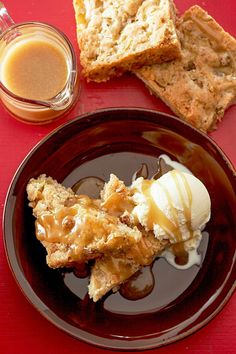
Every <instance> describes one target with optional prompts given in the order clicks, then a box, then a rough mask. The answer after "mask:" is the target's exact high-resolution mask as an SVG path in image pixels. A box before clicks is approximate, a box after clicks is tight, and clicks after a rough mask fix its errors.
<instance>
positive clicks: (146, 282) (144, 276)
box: [120, 266, 155, 300]
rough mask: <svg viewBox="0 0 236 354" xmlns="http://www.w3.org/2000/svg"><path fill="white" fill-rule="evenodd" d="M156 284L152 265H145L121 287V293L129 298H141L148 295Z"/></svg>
mask: <svg viewBox="0 0 236 354" xmlns="http://www.w3.org/2000/svg"><path fill="white" fill-rule="evenodd" d="M154 285H155V279H154V275H153V273H152V267H151V266H150V267H143V268H141V269H140V270H139V271H138V272H136V273H135V274H134V275H133V276H132V277H131V278H130V279H129V280H128V281H126V282H125V283H124V284H122V285H121V287H120V294H121V295H122V296H123V297H125V298H126V299H128V300H139V299H142V298H144V297H145V296H148V295H149V294H150V293H151V292H152V290H153V288H154Z"/></svg>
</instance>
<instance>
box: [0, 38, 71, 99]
mask: <svg viewBox="0 0 236 354" xmlns="http://www.w3.org/2000/svg"><path fill="white" fill-rule="evenodd" d="M67 77H68V67H67V61H66V57H65V55H64V53H63V52H62V51H61V50H60V48H59V47H58V46H56V45H54V44H53V43H51V42H49V41H46V40H35V39H28V40H25V41H22V43H21V44H20V45H15V46H13V47H12V48H11V49H9V53H7V55H6V58H5V60H4V62H3V63H2V70H1V80H2V81H3V83H4V85H5V86H6V87H7V88H8V89H9V90H10V91H11V92H13V93H14V94H16V95H18V96H20V97H24V98H27V99H34V100H49V99H51V98H52V97H54V96H56V95H57V94H58V93H59V92H60V91H61V90H62V89H63V88H64V86H65V84H66V82H67Z"/></svg>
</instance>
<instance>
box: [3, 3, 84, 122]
mask: <svg viewBox="0 0 236 354" xmlns="http://www.w3.org/2000/svg"><path fill="white" fill-rule="evenodd" d="M39 39H40V40H42V41H44V42H47V43H51V44H53V46H54V47H55V48H57V49H58V50H59V51H60V52H61V53H63V56H64V59H65V63H66V66H67V74H66V80H65V84H64V85H63V87H62V89H61V90H60V91H59V92H57V93H56V95H54V96H53V97H49V98H47V99H34V98H32V97H22V95H19V94H18V93H16V92H13V90H12V89H11V88H9V87H7V85H6V83H5V82H4V80H3V78H4V75H5V74H4V65H3V63H5V62H7V60H8V57H10V54H9V53H10V52H11V51H14V50H15V49H16V46H23V45H24V43H26V41H37V40H39ZM29 79H30V78H29ZM78 86H79V84H78V79H77V63H76V56H75V53H74V49H73V47H72V45H71V43H70V41H69V39H68V38H67V37H66V36H65V34H63V33H62V32H61V31H60V30H58V29H56V28H55V27H53V26H51V25H48V24H45V23H41V22H24V23H20V24H15V23H14V22H13V20H12V18H11V17H10V16H9V14H8V12H7V10H6V8H5V6H4V5H3V4H2V3H1V2H0V98H1V101H2V103H3V104H4V105H5V107H6V108H7V110H8V111H9V112H10V113H12V115H13V116H14V117H15V118H18V119H19V120H21V121H24V122H28V123H33V124H44V123H49V122H51V121H52V120H54V119H55V118H56V117H58V116H61V115H62V114H63V113H65V112H66V111H67V110H68V109H69V108H70V107H71V106H72V105H73V103H74V102H75V99H76V97H77V96H78V90H79V89H78ZM45 87H46V85H45Z"/></svg>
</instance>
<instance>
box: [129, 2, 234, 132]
mask: <svg viewBox="0 0 236 354" xmlns="http://www.w3.org/2000/svg"><path fill="white" fill-rule="evenodd" d="M177 29H178V31H179V38H180V41H181V47H182V58H181V59H179V60H174V61H172V62H169V63H163V64H160V65H153V66H149V67H148V66H145V67H143V68H141V69H138V70H136V71H135V74H136V75H137V76H138V77H139V78H140V79H141V80H142V81H143V82H144V83H145V84H146V86H147V87H148V88H149V89H150V91H151V93H154V94H155V95H157V96H158V97H160V98H161V99H162V100H163V101H164V102H165V103H166V104H167V105H168V106H169V107H170V108H171V109H172V110H173V112H174V113H175V114H177V116H179V117H180V118H182V119H184V120H186V121H187V122H189V123H191V124H192V125H193V126H195V127H197V128H199V129H200V130H202V131H204V132H208V131H211V130H212V129H213V128H215V127H216V123H217V122H218V121H219V120H221V118H222V117H223V115H224V112H225V110H226V108H227V107H229V106H230V105H232V104H234V103H235V99H236V40H235V39H234V38H233V37H232V36H230V35H229V34H228V33H226V32H225V31H224V30H223V28H222V27H221V26H220V25H219V24H218V23H217V22H216V21H215V20H214V19H213V18H212V17H211V16H209V15H208V14H207V12H205V11H204V10H203V9H202V8H200V7H199V6H193V7H191V8H190V9H189V10H187V11H186V12H185V13H184V15H183V16H182V17H181V18H180V21H179V23H178V25H177Z"/></svg>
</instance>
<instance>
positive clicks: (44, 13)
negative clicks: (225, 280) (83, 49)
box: [0, 0, 236, 354]
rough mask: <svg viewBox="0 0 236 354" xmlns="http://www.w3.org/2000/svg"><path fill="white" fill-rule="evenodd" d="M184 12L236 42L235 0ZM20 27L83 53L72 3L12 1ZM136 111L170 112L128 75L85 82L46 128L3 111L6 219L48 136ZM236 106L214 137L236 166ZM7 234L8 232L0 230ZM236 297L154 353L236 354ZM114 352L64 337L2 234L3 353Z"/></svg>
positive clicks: (0, 164)
mask: <svg viewBox="0 0 236 354" xmlns="http://www.w3.org/2000/svg"><path fill="white" fill-rule="evenodd" d="M175 2H176V5H177V6H178V8H179V10H180V13H182V12H183V11H184V10H185V9H187V8H188V7H189V6H191V5H193V4H196V3H197V4H199V5H200V6H202V7H203V8H204V9H206V10H207V11H208V12H209V13H210V14H211V15H213V16H214V17H215V18H216V20H217V21H218V22H219V23H220V24H221V25H223V27H224V28H225V29H226V30H227V31H228V32H230V33H231V34H232V35H234V36H235V37H236V21H235V17H236V2H235V0H227V1H225V0H214V1H212V0H205V1H200V0H185V1H181V0H176V1H175ZM5 5H6V7H7V8H8V10H9V12H10V14H11V16H12V17H13V19H14V21H15V22H23V21H31V20H35V21H43V22H48V23H51V24H53V25H55V26H57V27H58V28H60V29H61V30H62V31H64V32H65V33H66V34H67V35H68V37H69V38H70V40H71V41H72V43H73V45H74V47H75V49H76V51H77V53H78V47H77V43H76V34H75V20H74V12H73V7H72V1H70V0H50V1H49V0H48V1H46V0H42V1H34V0H24V1H14V0H6V1H5ZM115 106H125V107H130V106H136V107H145V108H151V109H155V110H160V111H163V112H167V113H170V110H169V109H168V108H167V107H166V106H165V105H164V104H163V103H162V102H161V101H160V100H158V99H156V98H154V97H152V96H150V95H149V93H148V91H147V90H146V89H145V87H144V86H143V84H142V83H141V82H140V81H138V79H137V78H136V77H133V76H131V75H124V76H123V77H122V78H119V79H114V80H111V81H110V82H107V83H104V84H94V83H89V84H87V83H86V82H84V81H83V80H82V81H81V94H80V98H79V101H78V103H77V104H76V106H75V107H74V109H73V110H72V111H71V112H70V114H69V115H68V116H67V117H66V118H62V119H60V120H58V121H56V122H54V123H53V124H49V125H45V126H32V125H26V124H23V123H20V122H18V121H16V120H15V119H13V118H12V117H11V116H10V115H9V114H8V113H7V112H6V111H5V110H4V108H3V107H2V105H1V106H0V209H1V210H0V217H1V218H2V211H3V205H4V199H5V196H6V192H7V188H8V186H9V184H10V181H11V179H12V177H13V175H14V172H15V171H16V169H17V167H18V165H19V164H20V162H21V161H22V159H23V158H24V157H25V156H26V154H27V153H28V152H29V151H30V150H31V148H32V147H33V146H34V145H35V144H36V143H37V142H38V141H40V140H41V139H42V138H43V137H44V136H45V135H46V134H48V133H49V132H51V131H52V130H53V129H54V128H56V127H57V126H59V125H61V124H62V123H64V122H65V121H69V120H72V119H73V118H74V117H76V116H78V115H80V114H82V113H85V112H89V111H93V110H96V109H100V108H104V107H115ZM235 116H236V106H235V107H231V108H230V109H229V110H228V111H227V112H226V114H225V117H224V120H223V121H222V122H221V123H220V124H219V126H218V129H217V130H216V131H215V132H213V133H212V134H210V135H211V137H212V138H213V140H215V142H216V143H217V144H218V145H219V146H220V147H221V148H222V149H223V151H224V152H225V153H226V155H227V156H228V157H229V159H230V160H231V162H232V163H233V165H234V166H236V144H235V141H236V119H235ZM0 232H1V233H2V231H0ZM235 313H236V295H234V296H233V297H231V299H230V300H229V302H228V303H227V305H226V306H225V307H224V309H223V310H222V311H221V312H220V313H219V314H218V315H217V316H216V317H215V318H214V319H213V320H212V321H211V322H210V323H209V324H208V325H207V326H205V327H204V328H202V329H201V330H199V331H198V332H197V333H195V334H193V335H191V336H189V337H187V338H185V339H183V340H181V341H179V342H177V343H174V344H171V345H169V346H167V347H163V348H159V349H156V350H152V351H149V353H150V352H153V353H157V352H158V353H160V354H161V353H218V354H220V353H225V354H226V353H227V354H228V353H235V352H236V317H235ZM79 352H80V353H88V352H93V353H108V352H109V351H107V350H103V349H99V348H95V347H92V346H90V345H88V344H85V343H82V342H80V341H79V340H76V339H74V338H71V337H70V336H69V335H67V334H65V333H63V332H61V331H60V330H59V329H57V328H55V327H54V326H53V325H52V324H51V323H49V322H48V321H47V320H46V319H45V318H43V317H42V316H41V315H40V314H39V313H38V312H37V311H36V310H35V309H34V308H33V307H32V306H31V305H30V304H29V303H28V302H27V300H26V299H25V297H24V295H23V294H22V293H21V291H20V290H19V288H18V286H17V285H16V283H15V281H14V278H13V276H12V274H11V272H10V270H9V267H8V264H7V260H6V256H5V252H4V247H3V240H2V234H1V235H0V353H7V354H13V353H14V354H15V353H18V354H28V353H34V354H38V353H40V354H41V353H48V354H49V353H57V354H61V353H79Z"/></svg>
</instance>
